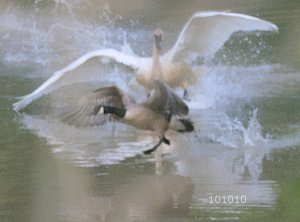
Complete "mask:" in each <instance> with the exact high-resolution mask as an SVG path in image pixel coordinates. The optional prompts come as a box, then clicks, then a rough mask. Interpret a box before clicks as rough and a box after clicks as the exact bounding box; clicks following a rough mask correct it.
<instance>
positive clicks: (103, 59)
mask: <svg viewBox="0 0 300 222" xmlns="http://www.w3.org/2000/svg"><path fill="white" fill-rule="evenodd" d="M142 59H143V58H140V57H137V56H130V55H127V54H125V53H122V52H119V51H117V50H115V49H100V50H95V51H91V52H89V53H87V54H85V55H83V56H82V57H80V58H79V59H77V60H75V61H74V62H72V63H70V64H69V65H67V66H66V67H64V68H63V69H61V70H58V71H56V72H55V73H54V74H53V75H52V76H51V77H50V78H49V79H48V80H47V81H45V82H44V83H43V84H42V85H40V86H39V87H38V88H37V89H36V90H34V91H33V92H32V93H30V94H28V95H25V96H22V97H19V99H20V100H19V101H18V102H16V103H14V104H13V109H14V110H15V111H19V110H21V109H23V108H25V107H26V106H28V105H29V104H30V103H31V102H33V101H34V100H37V99H38V98H40V97H41V96H43V95H46V94H49V93H51V92H53V91H54V90H56V89H58V88H60V87H63V86H67V85H71V84H74V83H80V82H86V81H90V80H91V79H95V77H97V76H98V75H99V69H100V67H99V63H100V64H101V63H102V64H106V63H110V62H115V63H119V64H122V65H125V66H127V67H130V68H132V69H138V68H139V66H140V61H141V60H142ZM98 78H99V76H98ZM98 80H99V79H98Z"/></svg>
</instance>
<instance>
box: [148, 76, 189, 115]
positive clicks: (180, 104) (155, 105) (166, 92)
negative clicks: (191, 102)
mask: <svg viewBox="0 0 300 222" xmlns="http://www.w3.org/2000/svg"><path fill="white" fill-rule="evenodd" d="M153 92H154V93H153V94H152V95H151V97H150V98H149V99H148V101H147V102H146V103H145V105H146V106H147V107H148V108H149V109H151V110H153V111H155V112H158V113H160V114H161V115H163V116H165V117H166V118H168V117H169V116H170V114H171V115H178V116H180V115H187V114H188V112H189V108H188V106H187V105H186V104H185V102H184V101H183V100H182V99H181V98H180V97H179V96H177V95H176V94H175V93H174V92H173V91H172V89H170V88H169V87H168V86H167V85H165V84H164V83H162V82H160V81H158V80H154V91H153Z"/></svg>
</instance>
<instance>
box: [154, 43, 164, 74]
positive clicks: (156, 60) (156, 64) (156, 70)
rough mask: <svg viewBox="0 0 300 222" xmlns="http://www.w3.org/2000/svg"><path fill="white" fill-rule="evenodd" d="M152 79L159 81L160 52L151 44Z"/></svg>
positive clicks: (160, 71) (160, 72)
mask: <svg viewBox="0 0 300 222" xmlns="http://www.w3.org/2000/svg"><path fill="white" fill-rule="evenodd" d="M152 78H153V79H157V80H161V78H162V70H161V64H160V50H159V49H158V48H157V47H156V45H155V44H153V53H152Z"/></svg>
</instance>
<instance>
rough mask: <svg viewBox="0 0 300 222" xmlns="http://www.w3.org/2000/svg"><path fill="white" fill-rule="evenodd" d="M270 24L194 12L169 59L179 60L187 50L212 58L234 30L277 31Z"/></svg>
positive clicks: (250, 18) (226, 14)
mask: <svg viewBox="0 0 300 222" xmlns="http://www.w3.org/2000/svg"><path fill="white" fill-rule="evenodd" d="M277 30H278V28H277V26H276V25H274V24H273V23H271V22H268V21H265V20H262V19H259V18H256V17H253V16H249V15H243V14H238V13H230V12H215V11H207V12H197V13H195V14H194V15H193V16H192V17H191V18H190V19H189V20H188V22H187V23H186V24H185V26H184V27H183V29H182V31H181V33H180V34H179V37H178V39H177V41H176V43H175V45H174V46H173V48H172V49H171V50H169V51H168V52H167V53H166V55H165V56H166V57H167V58H168V59H170V60H174V59H182V58H184V56H186V55H187V53H188V52H189V51H194V52H197V53H198V54H199V55H201V56H213V55H214V54H215V52H217V51H218V50H219V49H220V48H221V47H222V46H223V45H224V43H225V42H226V41H227V40H228V39H229V38H230V36H231V35H232V34H233V33H234V32H237V31H277Z"/></svg>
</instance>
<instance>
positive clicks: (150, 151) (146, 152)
mask: <svg viewBox="0 0 300 222" xmlns="http://www.w3.org/2000/svg"><path fill="white" fill-rule="evenodd" d="M162 143H165V144H167V145H170V144H171V143H170V140H168V139H167V138H166V137H164V136H163V137H162V138H160V140H159V142H158V143H157V144H156V145H155V146H154V147H153V148H151V149H148V150H145V151H143V153H144V154H151V153H152V152H154V151H155V150H156V149H157V148H158V147H159V146H160V144H162Z"/></svg>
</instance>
